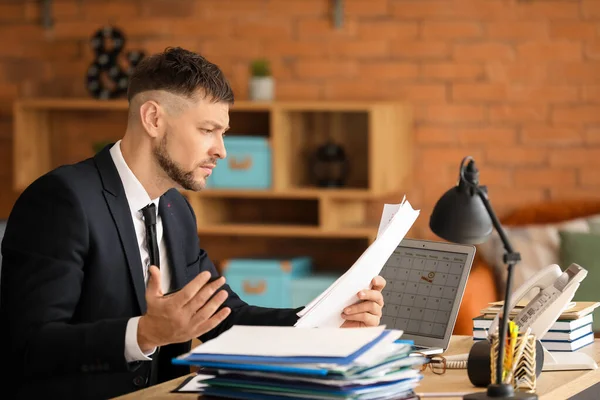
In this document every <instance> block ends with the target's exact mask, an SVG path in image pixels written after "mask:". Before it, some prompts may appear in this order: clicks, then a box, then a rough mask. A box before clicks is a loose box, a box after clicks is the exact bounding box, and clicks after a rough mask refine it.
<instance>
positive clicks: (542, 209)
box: [454, 199, 600, 335]
mask: <svg viewBox="0 0 600 400" xmlns="http://www.w3.org/2000/svg"><path fill="white" fill-rule="evenodd" d="M500 222H501V223H502V226H503V228H504V229H505V231H506V233H507V236H508V237H509V240H510V241H511V244H512V245H513V247H514V248H515V250H516V251H518V252H520V253H521V257H522V260H521V262H520V263H518V264H517V265H516V267H515V269H514V272H513V290H515V289H516V288H518V287H519V286H520V285H521V284H523V283H524V282H525V280H526V279H528V278H529V277H530V276H532V275H533V274H534V273H535V272H537V271H539V270H540V269H542V268H544V267H546V266H548V265H550V264H553V263H555V264H558V265H560V266H561V268H562V269H564V268H566V267H568V265H569V263H570V262H577V263H578V264H580V265H581V266H582V267H584V268H586V269H587V270H588V276H587V277H586V279H585V280H584V281H583V282H582V285H581V287H580V289H579V290H578V292H577V293H576V295H575V298H574V299H575V300H576V301H600V294H599V295H598V296H597V298H596V295H595V294H594V286H596V287H597V286H598V285H599V284H600V257H598V256H596V254H594V252H595V251H600V199H597V200H592V199H583V200H555V201H549V202H545V203H538V204H529V205H524V206H521V207H518V208H517V209H515V210H513V211H512V212H510V213H509V214H507V215H505V216H501V217H500ZM596 234H597V235H599V236H598V238H597V237H596V236H595V235H596ZM596 239H598V240H597V241H596ZM594 242H596V243H598V246H597V247H596V250H594V249H593V248H591V247H592V246H593V244H592V243H594ZM586 243H587V249H588V250H590V249H591V250H590V251H588V253H587V254H586V255H585V256H584V252H583V251H580V249H581V248H583V247H582V246H584V245H586ZM502 255H503V247H502V243H501V241H500V239H499V237H498V235H497V233H496V232H495V231H494V233H493V234H492V236H491V237H490V238H489V239H488V240H487V241H486V242H485V243H483V244H481V245H477V253H476V257H475V260H474V262H473V266H472V271H471V274H470V276H469V280H468V281H467V286H466V289H465V294H464V296H463V301H462V303H461V307H460V309H459V313H458V317H457V321H456V325H455V328H454V334H456V335H472V332H473V318H474V317H476V316H478V315H479V314H480V311H481V309H483V308H485V307H486V306H487V304H488V303H489V302H491V301H498V300H503V299H504V290H505V283H506V267H505V265H504V264H503V263H502ZM565 264H566V265H565ZM597 311H598V310H597ZM595 314H596V313H595ZM594 320H595V322H594V329H595V330H600V326H599V325H600V317H599V318H594Z"/></svg>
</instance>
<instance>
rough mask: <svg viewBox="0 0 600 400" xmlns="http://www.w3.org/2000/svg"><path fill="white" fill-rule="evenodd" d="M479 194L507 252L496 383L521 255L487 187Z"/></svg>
mask: <svg viewBox="0 0 600 400" xmlns="http://www.w3.org/2000/svg"><path fill="white" fill-rule="evenodd" d="M476 191H477V195H478V196H479V197H480V198H481V201H482V202H483V205H484V206H485V209H486V210H487V212H488V214H489V216H490V218H491V219H492V224H493V225H494V228H496V231H497V232H498V235H500V239H501V240H502V244H503V245H504V249H505V250H506V253H505V254H504V263H505V264H506V269H507V276H506V292H505V294H504V306H503V310H502V316H501V317H500V321H499V324H500V336H499V337H498V357H497V358H496V361H497V363H496V384H498V385H500V384H502V366H503V364H504V342H505V341H506V333H507V330H508V316H509V312H510V310H509V309H508V306H509V304H510V303H511V301H510V294H511V291H512V274H513V267H514V266H515V264H516V263H517V262H519V261H520V260H521V255H520V254H519V253H517V252H515V251H514V249H513V247H512V245H511V244H510V241H509V240H508V237H507V236H506V232H504V229H502V225H500V221H499V220H498V217H497V216H496V213H495V212H494V210H493V209H492V205H491V204H490V201H489V200H488V197H487V191H486V189H485V187H481V186H478V187H477V188H476Z"/></svg>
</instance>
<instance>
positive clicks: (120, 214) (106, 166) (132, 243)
mask: <svg viewBox="0 0 600 400" xmlns="http://www.w3.org/2000/svg"><path fill="white" fill-rule="evenodd" d="M110 147H112V145H108V146H107V147H105V148H104V149H103V150H102V151H100V152H99V153H98V154H97V155H96V156H95V157H94V161H95V163H96V166H97V168H98V171H99V172H100V177H101V179H102V184H103V186H104V192H103V194H104V198H105V199H106V203H107V204H108V208H109V210H110V213H111V214H112V217H113V221H114V222H115V225H116V226H117V231H118V232H119V239H120V241H121V245H122V246H123V251H124V253H125V258H126V259H127V266H128V267H129V273H130V275H131V281H132V282H133V287H134V290H135V294H136V297H137V301H138V305H139V307H140V311H141V313H142V314H144V313H145V312H146V284H145V283H144V274H143V270H142V260H141V258H140V250H139V247H138V243H137V236H136V234H135V228H134V227H133V220H132V219H131V211H130V209H129V203H128V202H127V197H126V196H125V191H124V189H123V183H122V182H121V178H120V177H119V173H118V172H117V168H116V167H115V164H114V163H113V161H112V157H111V155H110V152H109V150H110Z"/></svg>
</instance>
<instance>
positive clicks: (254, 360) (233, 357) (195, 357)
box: [173, 330, 390, 366]
mask: <svg viewBox="0 0 600 400" xmlns="http://www.w3.org/2000/svg"><path fill="white" fill-rule="evenodd" d="M389 332H390V331H389V330H384V331H383V332H382V333H381V334H380V335H379V336H378V337H376V338H375V339H373V340H372V341H371V342H369V343H367V344H365V345H364V346H362V347H361V348H360V349H358V350H356V351H355V352H354V353H352V354H350V355H349V356H347V357H319V356H298V357H275V356H246V355H238V354H202V353H188V354H186V355H184V356H180V357H177V358H175V359H174V360H173V362H174V363H177V364H182V363H184V364H187V365H202V366H208V365H207V364H206V363H207V362H211V363H218V362H222V363H244V364H337V365H348V364H351V363H352V362H354V360H356V359H357V358H358V357H359V356H361V355H362V354H364V353H365V352H366V351H368V350H369V349H371V348H372V347H373V346H375V345H376V344H377V343H379V342H380V341H381V340H382V339H383V338H385V337H386V336H387V335H388V334H389Z"/></svg>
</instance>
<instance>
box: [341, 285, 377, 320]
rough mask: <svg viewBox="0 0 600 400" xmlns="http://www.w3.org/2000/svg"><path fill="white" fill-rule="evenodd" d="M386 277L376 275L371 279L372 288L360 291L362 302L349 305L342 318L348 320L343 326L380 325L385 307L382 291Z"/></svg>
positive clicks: (359, 296)
mask: <svg viewBox="0 0 600 400" xmlns="http://www.w3.org/2000/svg"><path fill="white" fill-rule="evenodd" d="M385 283H386V282H385V279H384V278H383V277H382V276H376V277H375V278H373V280H372V281H371V287H372V289H371V290H361V291H360V292H358V298H359V299H360V302H359V303H357V304H354V305H351V306H350V307H347V308H346V309H345V310H344V311H343V312H342V318H344V319H345V320H346V322H344V324H343V325H342V328H360V327H366V326H378V325H379V320H380V319H381V310H382V309H383V295H382V294H381V292H382V291H383V288H384V287H385Z"/></svg>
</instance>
